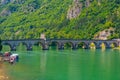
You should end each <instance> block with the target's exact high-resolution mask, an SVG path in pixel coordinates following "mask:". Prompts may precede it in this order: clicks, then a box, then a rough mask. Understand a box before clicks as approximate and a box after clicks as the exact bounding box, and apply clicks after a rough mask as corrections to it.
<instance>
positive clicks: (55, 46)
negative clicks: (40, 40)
mask: <svg viewBox="0 0 120 80" xmlns="http://www.w3.org/2000/svg"><path fill="white" fill-rule="evenodd" d="M59 46H60V43H59V42H57V41H52V42H50V43H49V49H58V48H59Z"/></svg>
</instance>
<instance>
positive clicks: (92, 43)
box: [89, 42, 97, 49]
mask: <svg viewBox="0 0 120 80" xmlns="http://www.w3.org/2000/svg"><path fill="white" fill-rule="evenodd" d="M89 47H90V49H96V47H97V46H96V43H95V42H91V43H90V45H89Z"/></svg>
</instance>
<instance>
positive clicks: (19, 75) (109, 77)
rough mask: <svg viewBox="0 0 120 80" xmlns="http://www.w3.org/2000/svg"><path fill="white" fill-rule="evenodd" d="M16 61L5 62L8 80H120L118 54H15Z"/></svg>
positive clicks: (108, 50)
mask: <svg viewBox="0 0 120 80" xmlns="http://www.w3.org/2000/svg"><path fill="white" fill-rule="evenodd" d="M13 53H18V54H19V57H20V59H19V62H17V63H15V64H13V65H11V64H9V63H8V62H4V63H3V64H4V66H5V67H4V68H5V71H6V75H7V76H8V79H9V80H120V51H119V50H113V49H107V50H101V49H98V50H91V49H88V50H85V49H79V50H46V51H43V50H33V51H22V50H21V51H15V52H13Z"/></svg>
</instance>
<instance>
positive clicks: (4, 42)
mask: <svg viewBox="0 0 120 80" xmlns="http://www.w3.org/2000/svg"><path fill="white" fill-rule="evenodd" d="M20 43H23V44H24V45H25V46H26V49H27V50H32V47H33V45H35V44H37V43H39V44H41V46H42V49H43V50H48V49H49V46H50V44H51V43H57V47H58V49H59V50H61V49H64V45H65V44H66V43H70V44H71V48H72V49H77V48H78V47H79V44H80V43H83V46H84V48H86V49H89V48H90V44H91V43H94V44H95V46H96V48H97V49H99V48H101V44H102V43H104V44H105V46H106V48H111V44H114V46H115V47H118V46H119V45H120V41H117V40H74V39H47V40H43V39H21V40H2V45H9V46H10V49H11V51H16V47H17V46H19V45H20Z"/></svg>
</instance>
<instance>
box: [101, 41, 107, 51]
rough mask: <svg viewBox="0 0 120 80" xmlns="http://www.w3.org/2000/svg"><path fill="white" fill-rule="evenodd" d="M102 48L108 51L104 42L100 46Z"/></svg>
mask: <svg viewBox="0 0 120 80" xmlns="http://www.w3.org/2000/svg"><path fill="white" fill-rule="evenodd" d="M100 47H101V49H102V50H105V49H106V45H105V43H104V42H102V43H101V44H100Z"/></svg>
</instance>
